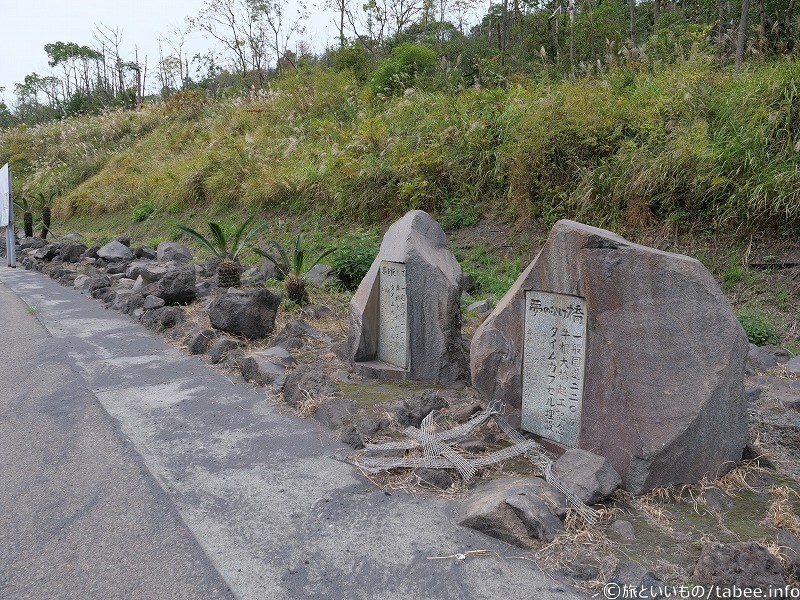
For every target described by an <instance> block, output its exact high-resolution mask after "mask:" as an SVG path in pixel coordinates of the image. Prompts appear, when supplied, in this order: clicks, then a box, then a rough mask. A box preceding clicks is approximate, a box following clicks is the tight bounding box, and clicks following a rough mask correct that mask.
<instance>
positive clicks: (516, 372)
mask: <svg viewBox="0 0 800 600" xmlns="http://www.w3.org/2000/svg"><path fill="white" fill-rule="evenodd" d="M747 348H748V345H747V336H746V335H745V333H744V330H743V329H742V326H741V325H740V324H739V322H738V321H737V320H736V317H735V316H734V314H733V310H732V309H731V307H730V305H729V304H728V302H727V301H726V299H725V296H724V295H723V294H722V290H720V288H719V285H718V284H717V282H716V281H715V280H714V278H713V277H712V276H711V274H710V273H709V272H708V271H707V270H706V268H705V267H704V266H703V265H702V264H701V263H700V262H699V261H697V260H695V259H693V258H690V257H688V256H683V255H680V254H671V253H669V252H662V251H660V250H656V249H654V248H648V247H646V246H641V245H638V244H633V243H631V242H628V241H627V240H625V239H623V238H621V237H620V236H618V235H616V234H614V233H611V232H610V231H604V230H602V229H597V228H595V227H589V226H587V225H582V224H580V223H575V222H573V221H559V222H558V223H556V224H555V226H554V227H553V229H552V231H551V232H550V235H549V237H548V239H547V242H546V243H545V244H544V247H543V248H542V250H541V252H540V253H539V255H538V256H537V257H536V258H535V259H534V260H533V262H532V263H531V264H530V265H529V266H528V268H527V269H526V270H525V271H524V272H523V273H522V274H521V275H520V276H519V278H518V279H517V281H516V282H515V283H514V285H513V286H512V287H511V289H510V290H509V291H508V293H507V294H506V295H505V296H504V297H503V299H502V300H501V301H500V302H499V303H498V305H497V307H496V308H495V309H494V311H493V312H492V314H491V315H489V317H488V318H487V319H486V321H485V322H484V323H483V324H482V325H481V326H480V327H479V328H478V331H476V332H475V336H474V337H473V339H472V345H471V348H470V362H471V367H472V380H473V385H474V386H475V387H476V388H477V389H478V390H479V391H480V392H481V393H482V394H483V395H484V396H485V397H486V399H487V400H489V401H494V400H500V401H503V402H504V403H505V406H506V408H507V409H508V413H507V416H508V419H509V421H511V422H512V424H514V425H520V426H521V428H522V429H524V430H526V431H528V432H530V433H533V434H536V435H538V436H539V437H540V438H542V439H543V440H546V441H549V442H552V443H554V444H555V445H557V446H561V447H563V448H573V447H577V448H581V449H584V450H588V451H590V452H593V453H595V454H598V455H600V456H604V457H606V458H608V460H609V461H610V462H611V464H612V465H613V467H614V468H615V469H616V470H617V472H618V473H619V474H620V475H621V476H622V478H623V482H624V486H625V488H626V489H628V490H629V491H631V492H634V493H642V492H645V491H647V490H650V489H652V488H655V487H659V486H668V485H672V484H677V483H689V482H696V481H699V480H700V479H702V478H703V477H706V476H710V477H718V476H721V475H723V474H724V473H726V472H727V471H729V470H731V469H732V468H733V467H735V466H736V464H737V463H738V461H739V460H740V459H741V456H742V449H743V448H744V446H745V444H746V442H747V410H746V407H747V403H746V399H745V396H744V387H743V377H744V361H745V358H746V356H747Z"/></svg>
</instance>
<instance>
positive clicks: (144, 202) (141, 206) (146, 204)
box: [131, 198, 156, 223]
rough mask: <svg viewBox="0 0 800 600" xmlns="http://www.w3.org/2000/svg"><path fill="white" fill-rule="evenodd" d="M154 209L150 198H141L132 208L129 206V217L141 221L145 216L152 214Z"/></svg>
mask: <svg viewBox="0 0 800 600" xmlns="http://www.w3.org/2000/svg"><path fill="white" fill-rule="evenodd" d="M155 210H156V207H155V204H153V201H152V200H150V199H149V198H142V199H141V200H139V202H137V203H136V205H135V206H134V207H133V208H131V218H132V219H133V220H134V221H136V222H137V223H141V222H142V221H144V220H145V219H147V217H149V216H150V215H152V214H153V212H155Z"/></svg>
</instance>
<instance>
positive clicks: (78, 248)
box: [59, 242, 87, 263]
mask: <svg viewBox="0 0 800 600" xmlns="http://www.w3.org/2000/svg"><path fill="white" fill-rule="evenodd" d="M86 250H87V248H86V246H84V245H83V244H79V243H76V242H67V243H65V244H64V245H63V246H61V251H60V252H59V256H60V257H61V260H63V261H64V262H66V263H76V262H78V261H80V259H81V255H82V254H83V253H84V252H86Z"/></svg>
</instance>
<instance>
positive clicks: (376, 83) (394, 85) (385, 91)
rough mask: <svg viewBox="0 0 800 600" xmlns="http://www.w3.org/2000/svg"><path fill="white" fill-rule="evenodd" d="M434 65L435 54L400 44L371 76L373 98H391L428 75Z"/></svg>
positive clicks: (428, 50) (421, 48) (420, 48)
mask: <svg viewBox="0 0 800 600" xmlns="http://www.w3.org/2000/svg"><path fill="white" fill-rule="evenodd" d="M435 65H436V53H435V52H434V51H433V50H431V49H430V48H427V47H425V46H421V45H419V44H410V43H405V44H400V45H399V46H396V47H395V48H394V49H393V50H392V54H391V56H390V57H389V58H387V59H385V60H383V61H382V62H381V63H380V64H379V65H378V67H377V68H376V69H375V71H374V72H373V74H372V77H371V78H370V81H369V87H368V89H369V90H370V92H371V94H372V95H373V96H379V95H380V96H391V95H394V94H398V93H401V92H402V91H403V90H404V89H406V88H407V87H409V86H411V85H413V83H414V80H415V79H416V78H417V77H418V76H419V75H422V74H426V73H430V72H431V71H432V70H433V68H434V66H435Z"/></svg>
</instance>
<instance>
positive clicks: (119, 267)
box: [106, 260, 129, 277]
mask: <svg viewBox="0 0 800 600" xmlns="http://www.w3.org/2000/svg"><path fill="white" fill-rule="evenodd" d="M128 264H129V263H128V261H126V260H120V261H117V262H112V263H110V264H109V265H108V268H107V269H106V273H108V274H109V275H119V276H120V277H124V276H125V272H126V271H127V270H128Z"/></svg>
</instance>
